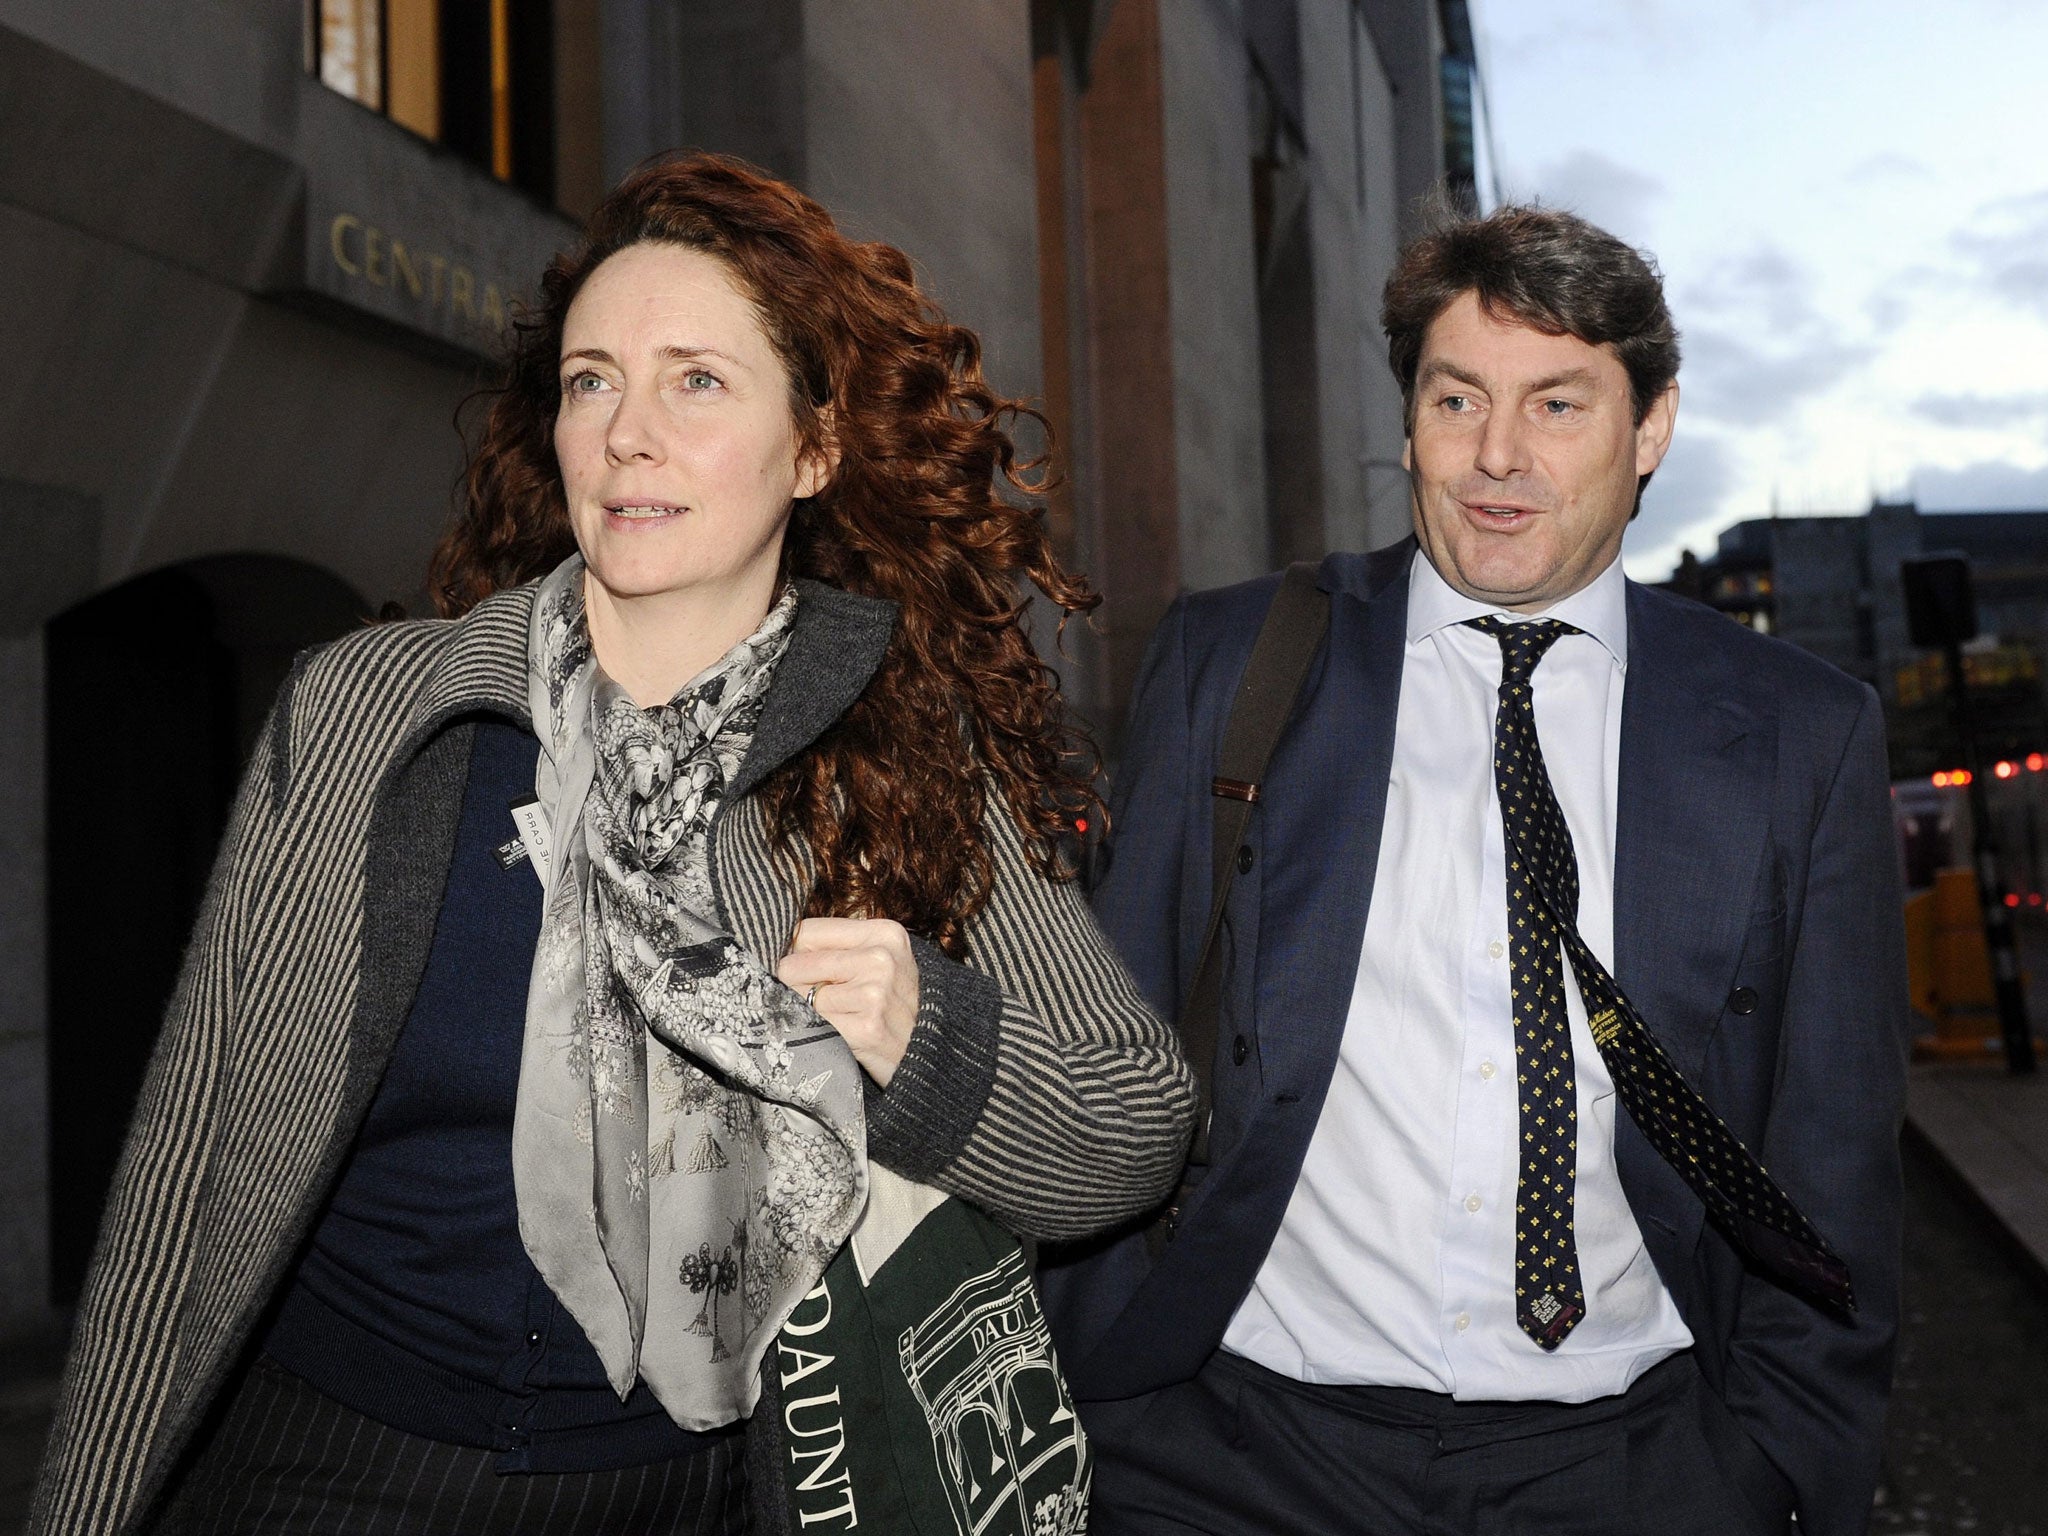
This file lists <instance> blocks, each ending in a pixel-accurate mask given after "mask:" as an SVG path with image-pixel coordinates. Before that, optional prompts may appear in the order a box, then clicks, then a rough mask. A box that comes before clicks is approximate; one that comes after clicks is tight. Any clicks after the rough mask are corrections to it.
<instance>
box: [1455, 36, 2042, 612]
mask: <svg viewBox="0 0 2048 1536" xmlns="http://www.w3.org/2000/svg"><path fill="white" fill-rule="evenodd" d="M1471 8H1472V12H1473V19H1474V22H1475V24H1476V26H1477V29H1478V33H1479V43H1480V50H1481V69H1482V72H1483V74H1484V76H1485V80H1486V91H1487V96H1488V101H1489V104H1490V106H1491V108H1492V120H1493V134H1492V137H1493V142H1494V144H1495V146H1496V147H1497V150H1498V154H1499V163H1498V166H1497V168H1496V169H1497V172H1498V180H1499V183H1500V186H1501V188H1502V190H1503V192H1504V193H1505V194H1506V195H1507V196H1509V197H1511V198H1515V197H1529V196H1535V197H1538V198H1540V199H1541V200H1542V201H1544V202H1547V203H1552V204H1556V205H1560V206H1564V207H1569V208H1573V209H1575V210H1577V211H1578V212H1580V213H1582V214H1584V215H1586V216H1587V217H1588V218H1591V219H1593V220H1594V221H1595V222H1596V223H1600V224H1602V225H1605V226H1606V227H1607V228H1609V229H1611V230H1613V231H1614V232H1615V233H1616V234H1618V235H1621V236H1623V237H1624V238H1626V239H1627V240H1629V241H1630V242H1631V243H1632V244H1635V245H1638V246H1642V247H1644V248H1646V249H1648V250H1649V251H1651V252H1652V253H1654V254H1655V256H1656V258H1657V261H1658V264H1659V265H1660V266H1661V267H1662V269H1663V271H1664V274H1665V280H1666V289H1667V292H1668V293H1669V295H1670V298H1671V302H1672V308H1673V311H1674V312H1675V314H1676V316H1677V319H1678V323H1679V327H1680V330H1681V331H1682V332H1683V336H1684V350H1685V362H1684V366H1683V368H1682V369H1681V371H1680V374H1679V385H1680V391H1681V400H1682V403H1681V406H1680V410H1679V424H1678V436H1677V440H1676V441H1675V443H1674V445H1673V447H1672V450H1671V454H1670V457H1669V458H1668V459H1667V460H1666V461H1665V466H1664V468H1663V469H1662V470H1661V471H1659V473H1658V475H1657V478H1656V481H1655V483H1653V484H1652V485H1651V487H1650V490H1649V493H1648V496H1647V497H1646V499H1645V501H1644V506H1643V514H1642V517H1641V519H1640V521H1639V523H1638V525H1637V526H1636V528H1635V529H1634V530H1633V531H1632V532H1631V534H1630V537H1629V548H1628V550H1627V564H1628V568H1629V571H1630V574H1632V575H1634V576H1636V577H1637V578H1639V579H1643V580H1661V579H1663V578H1664V577H1665V576H1667V575H1668V574H1669V573H1670V570H1671V567H1672V565H1673V564H1674V563H1675V561H1676V559H1677V556H1678V553H1679V551H1680V549H1682V548H1686V547H1690V548H1692V549H1693V550H1695V551H1696V552H1698V553H1701V554H1706V553H1708V552H1710V551H1711V549H1712V547H1713V543H1714V536H1715V534H1716V532H1717V531H1718V530H1719V529H1720V528H1722V527H1725V526H1726V525H1727V524H1729V523H1731V522H1735V521H1738V520H1740V519H1742V518H1745V517H1757V516H1762V515H1765V514H1767V513H1769V512H1770V511H1771V510H1772V508H1773V507H1774V506H1775V507H1776V508H1777V510H1779V511H1781V512H1784V513H1787V514H1792V513H1806V512H1845V513H1854V512H1861V511H1863V510H1865V509H1866V508H1867V507H1868V506H1869V504H1870V500H1871V497H1872V495H1873V493H1877V494H1882V495H1885V496H1887V497H1896V496H1904V495H1907V494H1911V495H1913V496H1914V497H1915V498H1916V499H1917V500H1918V501H1919V504H1920V505H1921V507H1922V508H1924V509H1928V510H1937V509H1941V510H1975V509H1990V508H2007V507H2029V508H2048V88H2044V86H2043V83H2042V70H2043V67H2044V63H2048V0H1941V3H1940V4H1935V5H1930V4H1927V3H1926V0H1711V3H1709V0H1578V3H1575V4H1573V5H1570V6H1561V5H1558V4H1556V3H1555V0H1471ZM1482 174H1483V172H1482Z"/></svg>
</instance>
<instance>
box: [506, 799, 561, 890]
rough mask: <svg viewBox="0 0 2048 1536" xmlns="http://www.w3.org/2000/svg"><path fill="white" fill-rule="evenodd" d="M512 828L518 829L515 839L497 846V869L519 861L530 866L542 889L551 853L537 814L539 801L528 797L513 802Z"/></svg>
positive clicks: (543, 822) (545, 825) (544, 821)
mask: <svg viewBox="0 0 2048 1536" xmlns="http://www.w3.org/2000/svg"><path fill="white" fill-rule="evenodd" d="M512 825H513V826H515V827H517V828H518V829H519V835H518V836H517V837H515V838H513V839H512V841H511V842H509V843H501V844H499V845H498V849H497V854H498V864H499V867H500V868H503V869H510V868H511V867H512V866H513V865H515V864H517V863H518V862H519V861H520V860H521V859H526V860H528V861H529V862H531V863H532V865H533V872H534V874H535V875H536V876H537V877H538V878H539V880H540V883H541V884H542V885H546V884H547V883H548V869H549V859H550V857H551V855H552V853H553V849H552V848H551V847H550V846H549V844H548V823H547V818H546V817H544V816H543V815H542V814H541V809H540V801H539V800H538V799H536V798H535V797H534V796H532V795H522V796H520V797H519V798H518V799H517V800H514V801H513V802H512Z"/></svg>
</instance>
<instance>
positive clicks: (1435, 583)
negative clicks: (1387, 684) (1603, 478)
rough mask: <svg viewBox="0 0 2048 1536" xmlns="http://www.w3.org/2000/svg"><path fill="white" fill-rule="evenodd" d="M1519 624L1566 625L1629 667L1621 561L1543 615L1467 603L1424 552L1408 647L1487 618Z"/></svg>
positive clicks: (1418, 560)
mask: <svg viewBox="0 0 2048 1536" xmlns="http://www.w3.org/2000/svg"><path fill="white" fill-rule="evenodd" d="M1489 613H1490V614H1494V615H1497V616H1498V617H1500V618H1503V619H1506V620H1507V621H1508V622H1509V623H1516V622H1519V621H1520V620H1523V619H1530V618H1544V619H1562V620H1563V621H1564V622H1565V623H1567V624H1569V625H1571V626H1572V627H1573V628H1574V629H1582V630H1584V631H1585V632H1586V633H1587V634H1589V635H1591V636H1592V637H1593V638H1594V639H1595V640H1597V641H1599V642H1600V644H1601V646H1602V647H1604V648H1605V650H1606V651H1607V654H1608V655H1610V656H1612V657H1613V658H1614V664H1615V665H1616V666H1618V667H1621V668H1623V669H1624V670H1626V669H1627V667H1628V585H1627V580H1626V578H1625V577H1624V576H1623V574H1622V569H1621V558H1620V557H1619V556H1616V557H1615V559H1614V560H1612V561H1611V562H1609V564H1608V566H1607V569H1606V570H1604V571H1602V572H1601V573H1600V574H1599V575H1598V576H1595V577H1594V578H1593V579H1592V580H1591V581H1590V582H1588V583H1587V584H1586V585H1585V586H1583V587H1581V588H1579V590H1578V591H1576V592H1574V593H1572V595H1571V596H1569V597H1566V598H1562V599H1560V600H1559V601H1558V602H1555V603H1553V604H1551V606H1550V607H1549V608H1547V609H1545V610H1544V611H1543V612H1542V613H1540V614H1528V613H1510V612H1509V611H1508V610H1507V609H1505V608H1497V607H1495V606H1493V605H1492V604H1491V603H1483V602H1481V601H1479V600H1478V599H1477V598H1472V597H1467V596H1465V594H1464V593H1462V592H1459V591H1457V590H1456V589H1455V588H1453V587H1452V586H1451V584H1450V583H1449V582H1447V581H1445V580H1444V579H1443V577H1441V576H1439V575H1438V574H1437V570H1436V567H1435V566H1433V565H1431V564H1430V563H1429V557H1428V556H1426V555H1425V554H1423V552H1422V551H1421V549H1419V548H1418V549H1417V550H1416V551H1415V561H1414V564H1413V566H1411V568H1410V569H1409V573H1408V643H1409V644H1410V645H1413V644H1415V642H1416V641H1418V640H1424V639H1427V638H1428V637H1429V636H1431V635H1433V634H1435V633H1436V632H1437V631H1438V630H1440V629H1446V628H1448V627H1450V626H1451V625H1453V624H1462V623H1464V622H1465V621H1466V620H1467V619H1476V618H1479V617H1481V616H1483V615H1485V614H1489Z"/></svg>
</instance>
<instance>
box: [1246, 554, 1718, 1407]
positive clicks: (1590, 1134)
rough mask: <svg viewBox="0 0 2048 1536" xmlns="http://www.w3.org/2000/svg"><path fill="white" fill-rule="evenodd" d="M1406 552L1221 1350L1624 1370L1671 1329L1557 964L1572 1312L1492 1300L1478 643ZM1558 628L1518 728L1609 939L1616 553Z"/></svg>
mask: <svg viewBox="0 0 2048 1536" xmlns="http://www.w3.org/2000/svg"><path fill="white" fill-rule="evenodd" d="M1487 613H1492V614H1495V615H1497V616H1498V617H1500V618H1502V619H1505V620H1509V621H1516V620H1519V619H1522V618H1524V617H1527V616H1526V615H1520V614H1514V613H1504V612H1501V611H1500V610H1498V609H1494V608H1489V607H1488V606H1487V605H1486V604H1484V603H1481V602H1477V601H1474V600H1473V599H1471V598H1467V597H1463V596H1461V595H1459V594H1458V593H1457V592H1455V591H1453V590H1452V589H1451V588H1450V587H1449V586H1448V585H1447V584H1446V583H1445V582H1444V580H1443V578H1442V577H1440V576H1439V575H1437V573H1436V570H1435V568H1434V567H1432V566H1431V565H1430V563H1429V562H1428V560H1426V559H1425V558H1423V556H1422V554H1421V553H1420V552H1418V553H1417V554H1416V556H1415V562H1414V565H1413V567H1412V569H1411V571H1410V573H1409V582H1408V633H1407V649H1406V653H1405V655H1404V657H1403V662H1402V669H1401V699H1400V706H1399V715H1398V719H1397V724H1396V727H1395V733H1394V762H1393V773H1392V777H1391V778H1390V780H1389V781H1388V786H1387V811H1386V826H1385V830H1384V831H1383V832H1382V833H1381V836H1380V853H1379V869H1378V873H1377V875H1376V876H1375V878H1374V883H1373V896H1372V905H1371V910H1370V912H1369V913H1368V914H1367V918H1366V924H1365V943H1364V948H1363V952H1362V955H1361V957H1360V961H1359V966H1358V979H1357V982H1356V983H1355V985H1354V987H1353V990H1352V997H1351V1011H1350V1014H1349V1017H1348V1018H1347V1020H1346V1022H1345V1026H1344V1041H1343V1045H1342V1047H1341V1049H1340V1050H1339V1052H1338V1057H1337V1066H1336V1073H1335V1075H1334V1077H1333V1078H1332V1079H1331V1082H1330V1092H1329V1097H1328V1099H1327V1100H1326V1101H1325V1103H1324V1105H1323V1111H1322V1118H1321V1119H1320V1120H1319V1121H1318V1122H1317V1125H1316V1131H1315V1136H1314V1138H1313V1140H1312V1141H1311V1142H1310V1144H1309V1149H1308V1155H1307V1157H1306V1159H1305V1160H1304V1161H1303V1164H1302V1169H1301V1178H1300V1181H1299V1182H1298V1183H1297V1184H1296V1185H1295V1189H1294V1196H1293V1198H1292V1200H1291V1201H1290V1202H1289V1204H1288V1207H1287V1214H1286V1217H1285V1218H1284V1219H1283V1220H1282V1222H1281V1224H1280V1231H1279V1234H1278V1236H1276V1237H1275V1238H1274V1240H1273V1247H1272V1250H1271V1251H1270V1252H1269V1253H1268V1254H1267V1256H1266V1262H1265V1264H1264V1265H1263V1266H1262V1267H1261V1268H1260V1270H1259V1273H1258V1277H1257V1279H1256V1280H1255V1281H1254V1282H1253V1285H1252V1289H1251V1293H1250V1294H1249V1295H1248V1296H1247V1297H1246V1298H1245V1300H1244V1303H1243V1305H1241V1306H1240V1307H1239V1308H1238V1310H1237V1315H1236V1316H1235V1317H1234V1318H1232V1320H1231V1323H1230V1328H1229V1330H1228V1331H1227V1332H1226V1333H1225V1335H1224V1340H1223V1343H1224V1347H1225V1348H1227V1349H1229V1350H1231V1351H1233V1352H1234V1353H1236V1354H1239V1355H1242V1356H1245V1357H1246V1358H1248V1359H1251V1360H1255V1361H1257V1362H1258V1363H1259V1364H1261V1365H1263V1366H1266V1367H1267V1368H1268V1369H1270V1370H1274V1371H1278V1372H1280V1373H1282V1374H1284V1375H1287V1376H1291V1377H1293V1378H1295V1379H1296V1380H1298V1381H1312V1382H1326V1383H1333V1384H1343V1385H1360V1384H1370V1385H1377V1386H1396V1387H1419V1388H1422V1389H1424V1390H1426V1391H1431V1392H1442V1393H1448V1394H1450V1395H1451V1396H1453V1397H1457V1398H1461V1399H1465V1400H1467V1401H1482V1400H1498V1399H1518V1400H1527V1399H1546V1400H1549V1401H1554V1402H1585V1401H1587V1400H1589V1399H1592V1398H1596V1397H1606V1396H1609V1395H1611V1394H1613V1393H1617V1392H1621V1391H1625V1390H1626V1389H1627V1387H1628V1386H1629V1384H1630V1383H1631V1382H1633V1381H1634V1380H1635V1379H1636V1378H1637V1377H1638V1376H1640V1375H1642V1373H1643V1372H1644V1371H1646V1370H1648V1369H1649V1368H1650V1367H1651V1366H1652V1365H1655V1364H1656V1363H1657V1362H1658V1361H1659V1360H1661V1359H1663V1358H1664V1357H1665V1356H1667V1355H1669V1354H1672V1353H1674V1352H1675V1351H1677V1350H1681V1349H1684V1348H1685V1347H1686V1346H1687V1345H1689V1344H1691V1342H1692V1335H1691V1333H1690V1332H1688V1331H1687V1329H1686V1326H1685V1324H1684V1322H1683V1321H1682V1320H1681V1319H1680V1318H1679V1316H1678V1311H1677V1309H1676V1308H1675V1307H1674V1306H1673V1305H1672V1302H1671V1297H1670V1294H1669V1292H1667V1291H1666V1290H1665V1288H1664V1285H1663V1282H1662V1281H1661V1280H1660V1279H1659V1278H1658V1276H1657V1272H1656V1269H1655V1268H1654V1266H1652V1264H1651V1262H1650V1257H1649V1255H1648V1254H1647V1253H1646V1252H1645V1251H1644V1249H1643V1238H1642V1232H1641V1230H1640V1229H1639V1228H1638V1227H1637V1225H1636V1220H1635V1215H1634V1213H1633V1212H1632V1211H1631V1210H1630V1209H1629V1204H1628V1200H1627V1198H1626V1197H1625V1196H1624V1195H1623V1193H1622V1189H1621V1184H1620V1181H1619V1179H1618V1177H1617V1175H1616V1171H1615V1166H1614V1121H1615V1117H1616V1115H1618V1114H1625V1113H1626V1111H1625V1110H1623V1109H1622V1108H1621V1106H1620V1101H1619V1100H1617V1099H1616V1097H1615V1094H1614V1083H1613V1080H1612V1079H1611V1078H1610V1077H1609V1076H1608V1073H1607V1068H1606V1065H1605V1064H1604V1063H1603V1062H1602V1061H1601V1059H1600V1053H1599V1049H1598V1048H1597V1047H1596V1046H1595V1045H1594V1043H1593V1037H1592V1036H1591V1035H1590V1034H1589V1033H1588V1032H1587V1029H1586V1009H1585V1004H1584V1002H1583V1001H1582V1000H1581V999H1580V997H1579V990H1578V984H1577V982H1576V981H1575V980H1574V979H1573V978H1572V974H1571V967H1570V966H1569V965H1568V964H1564V962H1563V961H1562V960H1560V964H1564V976H1565V998H1566V1006H1567V1010H1568V1012H1569V1013H1570V1016H1571V1034H1572V1051H1573V1053H1574V1055H1575V1057H1576V1063H1575V1064H1576V1068H1577V1077H1578V1116H1579V1120H1578V1123H1579V1126H1580V1127H1581V1134H1580V1136H1579V1169H1578V1184H1577V1194H1576V1198H1575V1205H1576V1209H1575V1215H1574V1222H1573V1225H1574V1231H1575V1233H1576V1237H1577V1242H1578V1254H1579V1274H1580V1278H1581V1280H1582V1282H1583V1284H1584V1287H1585V1293H1586V1316H1585V1318H1584V1319H1583V1320H1582V1321H1581V1322H1580V1323H1579V1325H1578V1326H1577V1327H1576V1328H1574V1329H1573V1330H1572V1332H1571V1333H1570V1334H1569V1335H1567V1336H1566V1338H1565V1340H1564V1342H1563V1344H1562V1345H1560V1346H1559V1347H1558V1348H1557V1349H1556V1350H1555V1351H1553V1352H1550V1353H1546V1352H1545V1351H1543V1350H1542V1349H1540V1348H1538V1347H1537V1345H1536V1344H1535V1343H1534V1341H1532V1340H1531V1339H1530V1338H1529V1337H1528V1336H1527V1335H1526V1334H1524V1333H1523V1332H1522V1330H1521V1329H1520V1328H1519V1327H1518V1326H1517V1325H1516V1323H1515V1306H1514V1256H1515V1198H1514V1197H1515V1179H1516V1174H1517V1168H1518V1158H1519V1153H1518V1146H1519V1142H1518V1138H1517V1133H1516V1125H1517V1120H1518V1117H1519V1110H1518V1106H1517V1103H1516V1092H1515V1071H1514V1061H1515V1041H1514V1025H1513V1014H1512V1011H1511V1005H1510V999H1509V982H1508V962H1507V959H1506V958H1505V956H1506V948H1505V946H1506V943H1507V936H1508V935H1507V879H1506V865H1505V855H1504V853H1503V837H1504V834H1503V832H1502V829H1501V819H1500V807H1499V803H1498V802H1497V801H1496V799H1495V797H1494V786H1493V721H1494V708H1495V703H1496V700H1497V697H1498V690H1499V688H1500V672H1501V656H1500V645H1499V642H1497V641H1496V640H1494V639H1493V638H1492V637H1491V636H1488V635H1485V634H1482V633H1481V632H1480V631H1478V630H1475V629H1469V628H1466V627H1465V625H1464V623H1463V621H1464V620H1466V619H1471V618H1476V617H1478V616H1480V615H1481V614H1487ZM1543 616H1544V617H1547V618H1556V619H1562V620H1564V621H1565V622H1566V623H1568V624H1571V625H1574V626H1576V627H1577V628H1578V629H1580V630H1583V631H1584V633H1583V634H1579V635H1565V636H1564V637H1563V638H1561V639H1560V640H1558V641H1557V643H1556V644H1555V645H1553V646H1552V647H1551V649H1550V651H1549V652H1548V654H1547V655H1546V656H1545V657H1544V659H1543V661H1542V664H1541V665H1539V666H1538V667H1537V669H1536V674H1535V682H1534V687H1535V693H1534V709H1535V713H1536V733H1537V736H1538V738H1539V740H1540V741H1541V742H1542V745H1543V759H1544V763H1545V766H1546V767H1547V768H1548V769H1549V772H1550V780H1551V783H1552V784H1553V785H1554V786H1555V788H1556V790H1557V798H1558V801H1559V803H1560V804H1561V805H1562V806H1563V808H1564V816H1565V821H1566V822H1567V823H1568V824H1569V825H1570V827H1571V833H1572V841H1573V844H1574V846H1575V848H1576V850H1577V853H1578V862H1579V920H1578V921H1579V933H1580V935H1581V936H1582V937H1583V938H1584V939H1585V941H1586V944H1587V946H1588V947H1589V948H1591V949H1592V951H1593V953H1594V954H1596V955H1598V956H1599V957H1600V960H1601V962H1602V963H1603V964H1607V965H1612V964H1613V956H1614V813H1615V786H1616V779H1617V775H1618V771H1619V763H1620V756H1621V699H1622V684H1623V681H1624V678H1625V676H1626V673H1627V667H1628V615H1627V608H1626V603H1625V588H1624V585H1623V579H1622V571H1621V563H1620V562H1619V561H1616V562H1615V563H1614V564H1612V565H1610V566H1609V567H1608V568H1607V569H1606V570H1605V571H1604V572H1602V573H1601V574H1600V575H1599V576H1598V577H1597V578H1595V579H1594V581H1593V582H1592V583H1591V584H1590V585H1589V586H1587V587H1585V588H1584V589H1583V590H1581V591H1579V592H1575V593H1573V594H1572V595H1571V596H1570V597H1568V598H1566V599H1564V600H1563V601H1562V602H1560V603H1558V604H1556V605H1555V606H1553V607H1552V608H1551V609H1550V610H1549V611H1548V612H1547V613H1546V614H1545V615H1543Z"/></svg>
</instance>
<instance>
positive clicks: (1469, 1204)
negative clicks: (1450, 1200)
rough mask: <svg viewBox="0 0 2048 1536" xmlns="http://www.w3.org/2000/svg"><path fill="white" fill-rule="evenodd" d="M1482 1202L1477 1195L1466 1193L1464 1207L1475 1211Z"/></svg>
mask: <svg viewBox="0 0 2048 1536" xmlns="http://www.w3.org/2000/svg"><path fill="white" fill-rule="evenodd" d="M1484 1203H1485V1202H1483V1201H1482V1200H1481V1199H1480V1198H1479V1197H1478V1196H1477V1195H1467V1196H1466V1197H1465V1209H1466V1210H1468V1211H1473V1212H1477V1211H1478V1209H1479V1207H1480V1206H1481V1205H1482V1204H1484Z"/></svg>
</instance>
